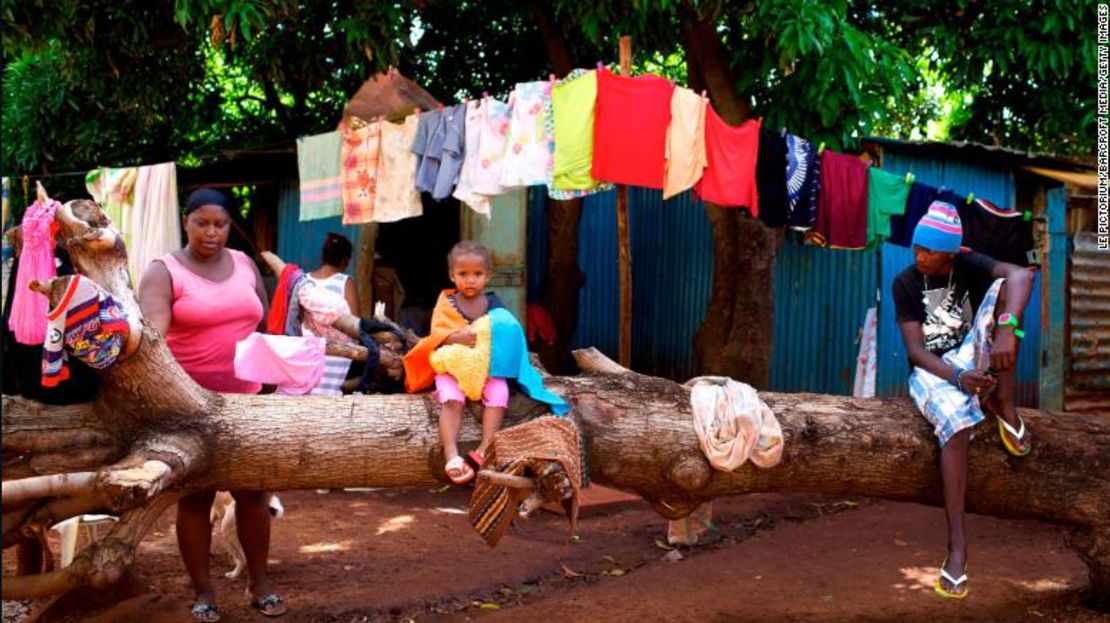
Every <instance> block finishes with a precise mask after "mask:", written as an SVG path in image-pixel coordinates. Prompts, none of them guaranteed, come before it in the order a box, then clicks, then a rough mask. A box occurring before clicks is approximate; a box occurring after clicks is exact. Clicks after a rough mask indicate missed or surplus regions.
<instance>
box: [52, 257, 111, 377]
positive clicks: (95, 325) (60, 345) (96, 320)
mask: <svg viewBox="0 0 1110 623" xmlns="http://www.w3.org/2000/svg"><path fill="white" fill-rule="evenodd" d="M60 279H65V280H66V281H67V283H66V284H65V290H64V294H63V295H62V298H61V300H60V301H59V302H58V305H57V306H56V307H55V308H54V309H52V310H50V311H49V312H48V313H47V315H46V318H47V321H48V323H49V324H48V326H47V331H46V338H45V340H44V342H43V345H42V385H43V387H55V386H56V385H57V384H58V383H60V382H62V381H64V380H66V379H68V378H69V363H68V361H67V353H66V351H69V353H70V354H72V355H73V356H74V357H76V358H77V359H78V360H80V361H82V362H84V363H85V364H87V365H88V366H89V367H91V368H95V369H97V370H103V369H105V368H107V367H109V366H111V365H112V364H114V363H115V362H116V360H117V359H119V355H120V353H121V352H122V351H123V347H124V345H125V343H126V342H127V337H128V336H129V335H130V334H131V327H130V326H129V325H128V324H127V314H126V313H124V311H123V306H122V305H120V304H119V303H118V302H117V301H116V300H115V299H113V298H112V297H111V296H110V295H109V294H108V293H107V292H105V291H104V290H102V289H101V288H100V286H98V285H97V284H96V283H95V282H93V280H92V279H89V278H87V277H83V276H81V275H71V276H68V277H60ZM38 296H42V295H41V294H40V295H38ZM43 298H46V297H43Z"/></svg>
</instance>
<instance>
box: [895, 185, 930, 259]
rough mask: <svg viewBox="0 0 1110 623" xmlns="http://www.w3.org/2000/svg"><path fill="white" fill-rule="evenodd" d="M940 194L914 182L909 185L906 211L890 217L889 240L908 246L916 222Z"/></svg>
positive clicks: (911, 240) (927, 186) (901, 245)
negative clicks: (900, 214)
mask: <svg viewBox="0 0 1110 623" xmlns="http://www.w3.org/2000/svg"><path fill="white" fill-rule="evenodd" d="M939 195H940V190H939V189H937V188H934V187H932V186H929V185H927V184H922V183H920V182H914V183H913V184H911V185H910V194H909V196H908V197H907V198H906V211H905V213H904V214H903V215H902V216H892V217H891V218H890V240H888V241H887V242H890V243H891V244H896V245H898V246H900V247H908V246H910V243H912V242H913V230H914V229H916V228H917V222H918V221H920V220H921V217H923V216H925V213H926V212H928V211H929V206H931V205H933V202H934V201H936V200H937V198H938V197H939Z"/></svg>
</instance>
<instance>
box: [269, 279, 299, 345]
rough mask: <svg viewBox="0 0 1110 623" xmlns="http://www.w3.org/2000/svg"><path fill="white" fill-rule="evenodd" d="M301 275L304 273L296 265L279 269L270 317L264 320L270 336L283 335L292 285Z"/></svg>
mask: <svg viewBox="0 0 1110 623" xmlns="http://www.w3.org/2000/svg"><path fill="white" fill-rule="evenodd" d="M302 275H304V271H303V270H301V269H300V267H299V266H297V265H296V264H286V265H285V267H284V268H282V269H281V275H280V276H279V277H278V284H277V288H275V289H274V298H273V303H272V304H271V305H270V315H269V317H267V318H266V331H267V332H268V333H270V334H272V335H284V334H285V321H286V319H287V318H288V316H289V295H290V294H291V293H292V291H293V284H294V283H296V282H297V279H299V278H300V277H301V276H302Z"/></svg>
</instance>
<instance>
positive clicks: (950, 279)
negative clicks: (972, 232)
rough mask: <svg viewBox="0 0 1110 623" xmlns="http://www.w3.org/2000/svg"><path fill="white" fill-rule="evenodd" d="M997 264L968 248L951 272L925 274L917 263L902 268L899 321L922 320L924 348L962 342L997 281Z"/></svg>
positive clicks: (897, 285) (944, 348)
mask: <svg viewBox="0 0 1110 623" xmlns="http://www.w3.org/2000/svg"><path fill="white" fill-rule="evenodd" d="M997 264H998V262H996V261H994V260H993V259H991V258H990V257H988V256H986V255H983V254H982V253H975V252H972V251H968V252H964V253H959V254H957V255H956V257H955V260H954V261H953V264H952V272H951V274H950V276H949V275H945V276H939V277H928V278H926V277H925V275H922V274H921V273H920V272H918V271H917V267H916V266H910V267H909V268H907V269H906V270H903V271H902V272H901V273H899V274H898V276H897V277H895V278H894V310H895V317H896V318H897V320H898V324H902V323H903V322H910V321H916V322H920V323H921V330H922V332H923V333H924V334H925V348H926V349H927V350H928V351H929V352H931V353H933V354H934V355H937V356H940V355H942V354H944V353H946V352H948V351H949V350H951V349H953V348H955V347H957V346H959V345H960V343H961V342H963V340H964V337H965V336H966V335H967V332H968V331H970V330H971V321H972V320H973V319H974V318H975V311H976V310H978V309H979V304H980V303H982V302H983V296H984V295H986V293H987V290H988V289H989V288H990V286H991V283H993V282H994V278H993V277H991V273H992V272H993V271H994V267H995V266H996V265H997ZM926 285H927V286H928V287H926Z"/></svg>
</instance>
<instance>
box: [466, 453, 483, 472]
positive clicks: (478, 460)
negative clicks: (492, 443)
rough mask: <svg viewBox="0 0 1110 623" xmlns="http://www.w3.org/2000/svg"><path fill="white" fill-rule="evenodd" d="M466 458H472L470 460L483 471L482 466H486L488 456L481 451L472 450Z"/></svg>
mask: <svg viewBox="0 0 1110 623" xmlns="http://www.w3.org/2000/svg"><path fill="white" fill-rule="evenodd" d="M466 456H468V457H470V460H471V461H473V463H474V464H475V465H477V466H478V469H482V466H483V465H485V464H486V455H485V454H484V453H483V452H482V451H481V450H471V451H470V452H467V453H466Z"/></svg>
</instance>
